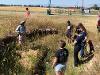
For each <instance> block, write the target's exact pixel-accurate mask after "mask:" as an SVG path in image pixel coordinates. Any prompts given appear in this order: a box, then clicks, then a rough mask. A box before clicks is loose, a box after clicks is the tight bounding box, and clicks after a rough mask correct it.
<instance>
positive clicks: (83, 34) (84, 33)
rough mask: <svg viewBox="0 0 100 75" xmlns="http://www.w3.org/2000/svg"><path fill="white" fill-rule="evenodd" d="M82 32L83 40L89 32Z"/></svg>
mask: <svg viewBox="0 0 100 75" xmlns="http://www.w3.org/2000/svg"><path fill="white" fill-rule="evenodd" d="M80 34H81V36H82V38H83V40H84V39H85V37H86V36H87V33H86V32H81V33H80Z"/></svg>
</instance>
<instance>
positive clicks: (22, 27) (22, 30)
mask: <svg viewBox="0 0 100 75" xmlns="http://www.w3.org/2000/svg"><path fill="white" fill-rule="evenodd" d="M24 24H25V21H21V22H20V24H19V25H18V26H17V28H16V32H17V33H18V42H19V45H22V44H23V43H24V41H25V33H26V27H25V25H24Z"/></svg>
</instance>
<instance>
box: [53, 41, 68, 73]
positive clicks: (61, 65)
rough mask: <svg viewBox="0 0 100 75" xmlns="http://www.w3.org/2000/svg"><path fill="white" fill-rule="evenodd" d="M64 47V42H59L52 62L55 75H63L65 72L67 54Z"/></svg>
mask: <svg viewBox="0 0 100 75" xmlns="http://www.w3.org/2000/svg"><path fill="white" fill-rule="evenodd" d="M65 46H66V43H65V41H63V40H60V43H59V47H60V48H59V49H58V50H57V51H56V53H55V58H54V60H53V68H54V69H55V74H56V75H64V72H65V70H66V64H67V61H68V56H69V52H68V50H67V49H66V48H64V47H65Z"/></svg>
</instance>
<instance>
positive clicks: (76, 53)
mask: <svg viewBox="0 0 100 75" xmlns="http://www.w3.org/2000/svg"><path fill="white" fill-rule="evenodd" d="M80 49H81V47H80V46H75V48H74V66H76V67H77V66H78V64H79V58H78V53H79V51H80Z"/></svg>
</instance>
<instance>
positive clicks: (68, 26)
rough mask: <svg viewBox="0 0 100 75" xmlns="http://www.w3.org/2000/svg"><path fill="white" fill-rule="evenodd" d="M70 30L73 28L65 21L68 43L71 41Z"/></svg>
mask: <svg viewBox="0 0 100 75" xmlns="http://www.w3.org/2000/svg"><path fill="white" fill-rule="evenodd" d="M72 29H73V26H72V25H71V23H70V21H69V20H68V21H67V31H66V36H67V39H68V41H67V42H68V43H71V41H72V31H73V30H72Z"/></svg>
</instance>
